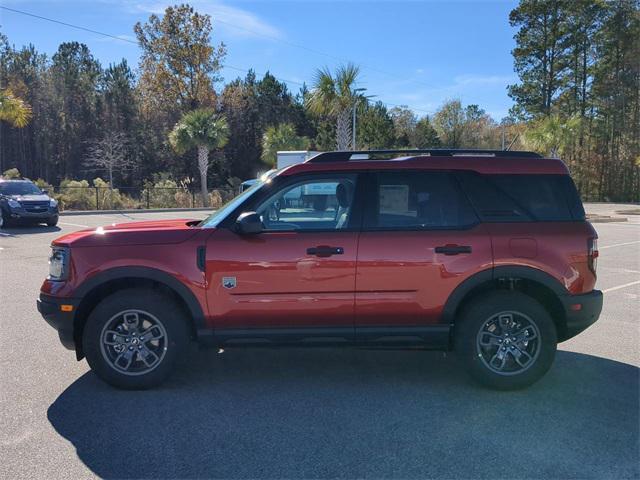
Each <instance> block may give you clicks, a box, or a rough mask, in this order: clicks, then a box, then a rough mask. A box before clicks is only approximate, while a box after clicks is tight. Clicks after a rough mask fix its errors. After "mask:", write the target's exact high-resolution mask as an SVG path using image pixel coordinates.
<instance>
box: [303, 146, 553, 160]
mask: <svg viewBox="0 0 640 480" xmlns="http://www.w3.org/2000/svg"><path fill="white" fill-rule="evenodd" d="M354 155H357V156H359V157H360V158H353V159H352V157H353V156H354ZM365 155H366V157H364V156H365ZM394 155H395V156H396V157H409V156H410V157H414V156H431V157H457V156H458V157H464V156H467V157H469V156H478V157H503V158H542V157H541V155H539V154H537V153H535V152H525V151H509V150H483V149H442V148H435V149H434V148H431V149H426V150H423V149H419V150H357V151H335V152H323V153H319V154H318V155H316V156H314V157H311V158H310V159H309V160H307V162H309V163H324V162H348V161H349V160H373V159H379V158H389V157H392V156H394Z"/></svg>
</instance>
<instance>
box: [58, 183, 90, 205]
mask: <svg viewBox="0 0 640 480" xmlns="http://www.w3.org/2000/svg"><path fill="white" fill-rule="evenodd" d="M58 190H59V198H58V202H60V205H61V206H62V209H63V210H93V209H95V208H96V192H95V189H93V188H89V182H87V181H86V180H70V179H68V178H65V179H64V180H62V182H60V188H59V189H58Z"/></svg>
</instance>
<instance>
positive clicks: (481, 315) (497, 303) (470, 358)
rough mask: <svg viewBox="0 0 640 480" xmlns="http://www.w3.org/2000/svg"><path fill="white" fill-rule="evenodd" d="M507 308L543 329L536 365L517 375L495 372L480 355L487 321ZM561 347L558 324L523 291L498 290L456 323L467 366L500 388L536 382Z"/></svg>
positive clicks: (484, 381) (469, 308) (460, 352)
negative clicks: (480, 337)
mask: <svg viewBox="0 0 640 480" xmlns="http://www.w3.org/2000/svg"><path fill="white" fill-rule="evenodd" d="M503 311H513V312H520V313H523V314H524V315H526V316H527V317H529V319H530V320H531V321H532V322H533V323H535V324H536V326H537V327H538V331H539V332H540V352H539V354H538V356H537V358H536V359H535V360H534V363H533V365H531V366H530V367H529V368H527V369H526V370H525V371H523V372H522V373H519V374H515V375H508V376H507V375H500V374H498V373H496V372H493V371H492V370H491V369H489V367H487V365H486V364H485V363H484V362H483V360H482V358H480V356H479V354H478V351H477V346H476V339H477V335H478V332H479V331H480V329H481V328H482V327H483V325H484V323H485V322H486V321H487V320H488V319H489V318H491V317H492V316H494V315H496V314H497V313H500V312H503ZM556 349H557V332H556V326H555V324H554V322H553V320H552V319H551V316H550V315H549V313H548V312H547V311H546V310H545V308H544V307H543V306H542V305H541V304H540V303H539V302H537V301H536V300H535V299H533V298H531V297H529V296H527V295H525V294H523V293H520V292H495V293H492V294H490V295H488V296H483V297H481V298H478V299H476V300H474V301H473V302H472V303H471V304H469V305H468V306H467V307H466V308H465V309H464V310H463V312H462V315H461V316H460V319H459V322H456V325H455V350H456V353H457V355H458V356H459V358H460V359H461V360H462V362H463V364H464V366H465V368H466V369H467V371H468V372H469V373H470V374H471V376H472V377H473V378H474V379H475V380H476V381H478V382H479V383H481V384H483V385H485V386H488V387H491V388H496V389H499V390H515V389H520V388H524V387H528V386H529V385H531V384H533V383H535V382H536V381H538V380H539V379H540V378H542V377H543V376H544V374H545V373H547V371H548V370H549V368H550V367H551V365H552V364H553V360H554V358H555V353H556Z"/></svg>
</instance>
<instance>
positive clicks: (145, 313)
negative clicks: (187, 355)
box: [83, 289, 189, 389]
mask: <svg viewBox="0 0 640 480" xmlns="http://www.w3.org/2000/svg"><path fill="white" fill-rule="evenodd" d="M187 322H188V319H187V318H186V316H185V314H184V313H183V311H182V310H181V309H180V307H179V306H178V305H177V304H176V303H175V302H173V301H172V300H170V299H167V298H166V296H163V295H161V294H159V293H158V292H155V291H153V290H143V289H129V290H122V291H118V292H116V293H114V294H112V295H110V296H109V297H107V298H106V299H104V300H103V301H102V302H100V303H99V304H98V306H96V308H95V309H94V310H93V311H92V312H91V314H90V315H89V318H88V320H87V324H86V326H85V329H84V334H83V347H84V351H85V355H86V357H87V361H88V362H89V365H90V366H91V368H92V370H93V371H94V372H95V373H96V374H97V375H98V376H99V377H100V378H101V379H102V380H104V381H106V382H107V383H109V384H111V385H113V386H115V387H118V388H124V389H145V388H151V387H154V386H156V385H158V384H160V383H161V382H162V381H163V380H165V378H166V377H167V376H168V375H169V374H170V373H171V370H172V367H173V365H174V363H175V361H176V359H178V358H179V357H180V356H181V355H182V353H183V352H184V350H185V347H186V345H187V344H188V341H189V330H188V323H187Z"/></svg>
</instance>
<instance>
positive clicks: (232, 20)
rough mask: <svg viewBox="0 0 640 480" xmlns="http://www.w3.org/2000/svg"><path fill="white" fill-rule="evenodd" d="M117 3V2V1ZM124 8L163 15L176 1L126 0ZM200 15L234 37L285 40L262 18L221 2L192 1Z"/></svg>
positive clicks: (191, 3)
mask: <svg viewBox="0 0 640 480" xmlns="http://www.w3.org/2000/svg"><path fill="white" fill-rule="evenodd" d="M116 2H117V0H116ZM118 3H122V4H123V6H125V7H126V8H128V9H129V10H133V11H137V12H145V13H155V14H162V13H164V10H165V8H166V7H168V6H170V5H174V4H175V1H166V2H165V1H157V0H149V1H147V0H138V1H129V0H124V1H121V2H118ZM189 4H190V5H192V6H193V7H194V8H195V9H196V10H197V11H198V12H199V13H206V14H209V15H211V18H212V19H213V26H214V29H216V30H217V31H219V32H224V34H225V35H228V36H233V37H260V38H264V37H271V38H274V39H282V38H284V33H283V32H282V31H281V30H280V29H278V28H277V27H276V26H275V25H272V24H270V23H269V22H267V21H266V20H264V19H262V18H260V17H259V16H258V15H256V14H255V13H253V12H250V11H248V10H244V9H241V8H238V7H233V6H231V5H227V4H225V3H223V2H221V1H217V0H216V1H207V0H191V1H190V2H189Z"/></svg>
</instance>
